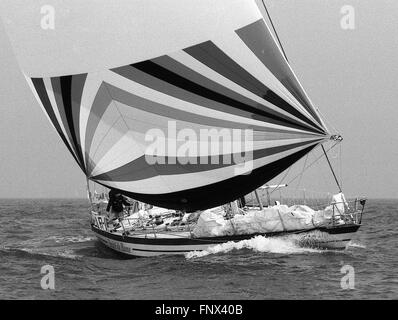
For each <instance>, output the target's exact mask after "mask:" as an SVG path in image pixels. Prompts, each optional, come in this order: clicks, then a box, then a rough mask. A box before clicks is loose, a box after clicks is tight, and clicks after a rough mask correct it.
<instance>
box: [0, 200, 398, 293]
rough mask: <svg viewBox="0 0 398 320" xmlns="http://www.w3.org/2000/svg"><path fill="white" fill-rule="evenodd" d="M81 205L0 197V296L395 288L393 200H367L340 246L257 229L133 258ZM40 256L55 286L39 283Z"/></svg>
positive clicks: (397, 215)
mask: <svg viewBox="0 0 398 320" xmlns="http://www.w3.org/2000/svg"><path fill="white" fill-rule="evenodd" d="M88 208H89V204H88V201H87V200H61V199H58V200H54V199H48V200H7V199H2V200H0V299H397V298H398V272H397V271H398V242H397V239H398V237H397V236H398V234H397V233H398V231H397V230H398V220H397V219H398V212H397V211H398V200H368V203H367V207H366V210H365V214H364V217H363V226H362V227H361V228H360V230H359V231H358V232H357V233H356V234H355V236H354V238H353V240H352V241H351V243H350V245H349V247H348V248H347V249H346V250H344V251H333V250H319V249H311V248H303V247H300V246H299V245H298V244H297V241H295V240H296V239H294V237H292V236H290V237H289V236H288V237H284V238H264V237H255V238H253V239H249V240H244V241H241V242H238V243H232V242H231V243H225V244H220V245H217V246H215V247H212V248H211V249H209V250H206V251H199V252H190V253H187V254H185V255H179V256H163V257H152V258H132V259H125V258H122V257H120V256H119V255H118V254H116V253H114V252H113V251H112V250H110V249H108V248H106V247H104V245H102V244H101V243H100V242H99V241H97V240H96V238H95V236H94V234H93V233H92V232H91V230H90V226H89V210H88ZM46 266H47V267H48V266H50V267H52V268H53V270H54V274H53V278H54V289H51V288H49V289H43V285H42V283H43V281H42V280H43V277H45V276H46V273H45V272H43V267H46ZM44 270H47V269H44ZM347 270H349V271H350V275H348V273H347V272H348V271H347ZM348 276H350V277H351V278H350V280H349V285H348V286H347V285H344V283H345V281H347V277H348Z"/></svg>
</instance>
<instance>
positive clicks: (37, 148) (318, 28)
mask: <svg viewBox="0 0 398 320" xmlns="http://www.w3.org/2000/svg"><path fill="white" fill-rule="evenodd" d="M266 2H267V4H268V9H269V11H270V13H271V15H272V19H273V22H274V24H275V26H276V28H277V31H278V34H279V37H280V38H281V40H282V42H283V45H284V48H285V51H286V53H287V55H288V58H289V61H290V63H291V65H292V67H293V69H294V70H295V72H296V74H297V76H298V77H299V79H300V81H301V83H302V84H303V86H304V88H305V89H306V91H307V93H308V94H309V96H310V97H311V99H312V101H313V102H314V104H315V105H316V106H317V107H318V108H319V109H320V110H321V112H322V114H323V115H324V116H325V118H326V120H327V123H331V124H332V125H333V126H334V127H336V128H337V129H338V130H339V132H340V133H341V134H342V135H343V137H344V142H343V146H342V149H343V152H342V160H343V161H342V169H343V170H342V172H343V189H344V191H345V193H346V194H347V195H348V196H355V195H365V196H367V197H369V198H382V197H383V198H398V170H397V165H398V136H397V134H398V121H397V120H398V34H397V31H398V19H397V17H398V2H397V1H394V0H390V1H387V0H384V1H375V0H360V1H359V0H358V1H351V0H349V1H347V0H345V1H338V0H328V1H323V0H322V1H321V0H300V1H298V0H284V1H276V0H272V1H270V0H268V1H266ZM259 3H261V1H259ZM347 4H348V5H352V6H353V7H354V9H355V29H354V30H343V29H342V28H341V25H340V20H341V18H342V14H341V13H340V9H341V7H342V6H343V5H347ZM0 48H1V49H0V70H1V75H2V76H1V78H0V108H1V117H0V177H1V178H0V197H3V198H7V197H42V198H47V197H85V195H86V191H85V185H86V182H85V177H84V175H83V174H82V173H81V171H80V170H79V168H78V167H77V165H76V163H75V161H74V160H73V158H72V156H71V155H70V154H69V153H68V151H67V149H66V147H65V146H64V145H63V144H62V143H61V140H60V138H59V137H58V136H57V134H56V133H55V132H54V130H53V128H52V126H51V125H50V123H49V122H48V120H47V118H46V117H45V115H44V114H43V113H42V112H41V110H40V107H39V106H38V104H37V102H36V100H35V99H34V96H33V94H32V93H31V91H30V89H29V87H28V85H27V83H26V82H25V79H24V77H23V75H22V74H21V72H20V70H19V67H18V65H17V62H16V60H15V58H14V55H13V53H12V50H11V47H10V44H9V42H8V40H7V38H6V35H5V32H4V29H3V27H2V25H1V24H0ZM318 152H319V151H318ZM317 154H319V153H317ZM337 156H338V155H337V153H332V154H331V158H332V161H333V163H334V165H335V166H336V171H337V172H338V174H339V176H340V166H339V164H338V161H337V160H338V157H337ZM311 159H314V156H310V157H309V158H308V163H309V162H310V161H311ZM301 168H302V164H298V165H297V167H296V169H293V170H292V172H291V173H290V175H292V176H294V174H295V173H296V172H299V171H300V170H301ZM294 170H296V172H294ZM305 177H306V178H305V179H303V180H302V182H301V184H302V186H303V187H304V186H305V187H306V188H307V187H308V189H311V188H313V189H316V190H321V191H331V192H333V191H335V190H334V189H335V186H334V184H333V178H332V176H331V174H330V171H328V168H327V167H326V162H325V161H324V160H323V162H320V163H319V165H318V166H316V167H314V168H312V169H311V170H309V172H308V174H307V175H305ZM287 180H288V179H287Z"/></svg>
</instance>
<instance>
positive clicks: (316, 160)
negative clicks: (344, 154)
mask: <svg viewBox="0 0 398 320" xmlns="http://www.w3.org/2000/svg"><path fill="white" fill-rule="evenodd" d="M337 144H338V142H336V143H335V144H334V145H333V146H331V147H330V148H329V149H328V150H327V151H326V152H329V151H330V150H332V149H333V148H334V147H335V146H337ZM322 157H323V154H322V155H320V156H319V157H318V158H316V159H315V160H314V161H313V162H311V163H310V164H309V165H308V166H307V167H306V168H305V169H304V171H306V170H307V169H309V168H310V167H312V166H313V165H314V164H315V163H316V162H318V161H319V160H320V159H321V158H322ZM300 175H301V173H299V174H298V175H296V176H295V177H294V178H293V179H291V180H290V181H289V182H288V183H287V184H288V185H290V184H291V183H292V182H293V181H294V180H296V179H297V178H298V177H299V176H300Z"/></svg>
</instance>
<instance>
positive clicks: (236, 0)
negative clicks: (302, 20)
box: [6, 0, 329, 211]
mask: <svg viewBox="0 0 398 320" xmlns="http://www.w3.org/2000/svg"><path fill="white" fill-rule="evenodd" d="M50 2H51V1H50ZM54 2H55V1H54ZM210 2H211V1H210ZM210 2H209V1H207V0H206V1H203V0H201V1H193V2H188V1H186V0H184V1H182V0H170V1H164V0H162V1H160V0H159V1H156V0H150V1H148V2H146V3H147V4H148V5H147V6H148V7H149V8H151V7H152V5H156V11H154V12H152V11H148V12H147V13H146V17H141V18H139V16H138V14H139V13H140V10H141V9H142V7H141V6H144V4H143V2H142V1H136V2H135V3H133V4H131V3H129V4H128V3H127V2H126V1H119V7H117V8H120V7H122V8H124V9H125V10H124V11H123V15H124V16H126V15H128V14H131V15H133V16H134V17H136V18H137V19H141V20H139V21H138V22H136V25H135V26H134V29H131V30H130V29H129V31H128V32H130V33H133V34H132V36H131V39H132V40H131V41H132V42H131V43H124V42H123V43H120V42H118V41H117V40H115V39H112V37H110V38H109V39H106V41H105V40H104V41H105V42H107V44H108V45H111V46H112V49H110V51H111V52H110V53H109V55H107V54H105V53H103V52H99V54H100V55H102V56H103V57H102V58H100V59H98V60H99V61H95V63H92V62H91V61H81V60H76V58H75V61H76V63H75V64H73V66H71V67H70V68H68V63H69V64H70V63H73V61H72V62H70V61H69V59H70V56H69V55H67V54H68V52H63V51H62V52H61V51H59V50H58V49H55V52H52V51H50V52H48V53H47V55H48V56H49V57H48V59H49V61H58V62H53V63H51V66H50V67H48V68H47V67H45V65H43V67H42V68H43V71H41V70H40V69H37V67H31V68H30V67H29V63H28V61H26V60H27V59H24V58H23V54H22V53H21V52H23V50H22V49H21V46H18V44H20V43H21V37H22V36H21V35H18V34H16V33H15V32H14V33H13V32H11V34H10V37H11V40H12V42H13V44H14V48H15V50H16V51H17V56H18V57H19V59H20V60H21V59H22V62H21V67H22V69H23V71H24V73H25V75H26V78H27V80H28V82H29V84H30V85H31V88H32V90H33V92H34V94H35V95H36V97H37V99H38V101H39V103H40V105H41V106H42V108H43V109H44V111H45V112H46V114H47V115H48V118H49V120H50V122H51V123H52V124H53V126H54V128H55V129H56V131H57V132H58V134H59V135H60V137H61V139H62V140H63V142H64V143H65V144H66V146H67V148H68V149H69V151H70V152H71V154H72V156H73V157H74V159H75V160H76V162H77V164H78V165H79V167H80V168H81V169H82V171H83V172H84V173H85V174H86V176H87V177H88V178H89V179H91V180H93V181H96V182H98V183H100V184H103V185H105V186H107V187H111V188H116V189H119V190H122V191H124V192H125V193H126V194H128V195H130V196H132V197H133V198H136V199H137V200H141V201H144V202H147V203H151V204H155V205H159V206H163V207H168V208H176V209H184V210H188V211H192V210H196V209H204V208H208V207H212V206H215V205H218V204H223V203H226V202H228V201H231V200H234V199H236V198H238V197H239V196H242V195H244V194H246V193H249V192H250V191H252V190H253V189H255V188H256V187H258V186H260V185H262V184H264V183H265V182H266V181H269V180H270V179H272V178H274V177H275V176H277V175H278V174H280V173H281V172H282V171H284V170H285V169H286V168H288V167H289V166H291V165H292V164H294V163H295V162H297V161H298V160H299V159H300V158H301V157H303V156H304V155H305V154H307V153H308V152H310V151H311V150H312V149H313V148H314V147H315V146H317V145H318V144H319V143H322V142H323V141H324V140H325V139H328V138H329V134H328V132H327V129H326V127H325V125H324V123H323V121H322V119H321V117H320V115H319V113H318V111H317V110H316V108H315V107H314V106H313V104H312V103H311V101H310V99H309V98H308V96H307V95H306V93H305V92H304V90H303V88H302V86H301V85H300V83H299V81H298V79H297V77H296V76H295V74H294V72H293V71H292V69H291V67H290V65H289V64H288V62H287V61H286V59H285V58H284V56H283V54H282V52H281V50H280V48H279V47H278V45H277V43H276V42H275V39H274V37H273V36H272V33H271V32H270V29H269V27H268V26H267V24H266V22H265V21H264V19H263V17H262V16H261V13H260V12H259V10H258V8H257V7H256V4H255V3H254V2H252V1H247V0H225V1H224V0H223V1H221V0H219V1H217V2H216V3H217V4H214V2H211V5H212V8H213V11H212V12H211V13H209V6H210ZM89 3H90V2H89ZM69 4H70V5H75V6H79V4H78V3H77V2H75V1H69ZM54 5H56V4H54ZM92 5H93V6H94V5H98V4H94V3H92ZM108 5H109V4H108ZM89 6H90V5H89ZM192 6H193V7H194V9H195V14H196V16H197V17H198V21H196V22H195V21H192V22H190V23H189V22H187V21H186V20H187V18H186V17H185V18H184V17H183V16H180V14H181V15H182V13H184V12H185V13H188V12H189V11H190V10H192ZM111 7H112V5H111ZM170 7H173V8H175V9H174V10H175V12H172V14H173V15H175V17H176V18H175V20H176V21H175V20H172V21H171V20H170V21H168V20H167V19H166V18H167V17H165V16H167V15H170V14H171V12H170ZM176 8H178V9H176ZM148 10H149V9H148ZM152 15H153V17H152V18H158V20H162V19H166V20H165V21H167V26H169V25H176V26H175V28H172V27H169V29H167V28H168V27H167V26H166V27H164V28H162V27H163V26H162V25H159V26H153V25H151V24H150V22H151V20H152V21H153V19H151V16H152ZM212 15H213V16H212ZM76 16H77V17H76V19H78V17H79V15H78V14H77V13H76ZM192 17H195V15H192ZM109 20H111V21H110V22H109V24H108V25H107V27H108V28H111V29H103V30H102V31H103V32H104V34H106V32H108V33H109V32H110V33H111V34H113V33H114V34H115V35H117V31H118V29H117V27H116V26H115V25H114V24H117V23H118V22H116V21H112V19H109ZM155 21H156V20H155ZM111 22H112V23H114V24H112V23H111ZM212 23H213V24H214V23H216V24H217V25H216V26H211V24H212ZM178 24H181V25H180V26H178ZM209 25H210V26H209ZM6 27H7V26H6ZM69 27H70V26H69ZM91 27H92V26H91ZM126 27H128V26H126ZM130 27H132V26H130ZM140 27H141V28H140ZM104 28H105V27H104ZM112 28H113V31H112ZM148 28H149V29H151V28H152V29H151V30H148ZM184 28H185V29H184ZM163 29H166V30H163ZM119 31H120V30H119ZM63 32H66V31H63V30H61V31H60V33H59V37H65V35H66V33H65V34H64V33H63ZM96 32H97V31H96ZM98 32H99V31H98ZM112 32H113V33H112ZM140 32H141V33H145V34H146V35H147V36H148V34H149V35H151V36H152V37H154V38H157V39H158V42H156V41H152V40H150V39H148V38H144V37H142V35H141V36H140V34H139V33H140ZM9 33H10V32H9ZM33 36H34V35H33ZM46 36H47V35H46ZM83 36H84V34H83ZM91 36H92V35H91ZM47 37H48V36H47ZM87 37H88V36H87ZM167 37H169V39H170V43H169V42H167V41H165V40H167V39H168V38H167ZM13 39H14V41H13ZM15 39H16V40H15ZM87 39H88V40H87ZM87 39H86V42H84V41H83V42H82V43H81V44H80V46H82V48H83V49H81V51H84V50H86V49H87V47H89V48H90V44H92V45H93V46H94V47H95V43H94V42H93V39H92V37H89V38H87ZM38 41H40V42H41V43H42V44H43V45H45V46H48V45H49V43H50V44H51V43H53V42H54V41H55V40H53V38H51V39H48V38H47V39H45V38H44V39H43V35H42V36H41V38H40V39H39V40H38ZM98 41H100V40H98ZM151 41H152V42H151ZM148 42H150V45H148ZM60 45H61V44H60ZM114 46H117V47H120V52H118V53H116V52H113V51H112V50H114V49H113V48H114ZM100 47H101V48H102V50H104V51H105V52H106V49H107V48H106V47H103V44H101V46H100ZM159 47H160V48H159ZM132 48H134V51H131V50H132ZM68 49H69V47H66V48H64V51H65V50H68ZM79 49H80V47H78V48H77V49H76V48H74V50H71V51H69V53H70V55H77V56H76V57H80V58H82V55H83V58H85V59H87V60H90V58H91V57H90V56H84V54H81V55H79V54H78V52H79ZM87 50H88V49H87ZM129 50H130V51H129ZM76 52H77V53H76ZM92 53H93V54H94V53H95V51H93V52H92ZM31 54H32V53H31ZM35 54H37V55H38V56H39V54H40V50H37V51H36V52H33V55H35ZM115 56H117V59H116V58H115ZM129 56H130V57H131V58H130V60H126V59H128V58H129ZM43 58H45V56H44V57H42V58H41V59H43ZM57 59H58V60H57ZM93 60H95V58H93ZM124 61H128V63H122V62H124ZM72 71H73V72H72ZM153 130H157V132H164V133H165V134H164V136H158V137H156V138H157V139H158V140H159V141H160V142H162V143H163V144H164V145H165V147H164V148H157V149H156V150H153V148H151V145H152V144H153V139H152V140H151V139H148V133H149V132H152V131H153ZM203 130H205V131H206V132H207V133H208V136H207V138H210V139H212V138H213V137H214V138H215V139H218V138H219V134H220V132H224V133H225V132H227V133H228V132H229V133H231V134H230V135H228V134H227V135H226V136H224V141H223V143H224V142H225V139H226V140H228V141H227V142H230V144H229V147H225V143H224V144H220V145H219V146H218V147H216V148H212V147H211V146H210V148H201V147H198V146H199V145H200V144H201V143H202V142H203V136H201V133H202V132H203ZM236 132H238V133H239V132H240V133H242V132H250V133H251V134H250V135H249V136H243V135H234V133H236ZM181 133H182V134H181ZM187 133H189V135H188V136H187V135H186V134H187ZM152 138H153V136H152ZM187 138H189V141H190V143H191V145H190V146H192V145H193V146H194V147H192V148H190V149H189V150H188V149H187V144H186V143H187ZM207 138H206V139H207ZM248 140H249V141H248ZM159 141H158V142H159ZM211 141H213V140H211ZM214 141H215V140H214ZM236 145H238V146H239V147H240V149H239V148H238V149H234V148H233V147H231V146H236ZM170 146H172V147H170ZM195 146H196V147H195ZM213 146H214V144H213ZM248 146H249V147H248ZM184 147H185V149H183V150H185V151H186V152H180V151H181V149H182V148H184ZM239 154H240V155H242V154H244V155H248V154H250V157H243V163H237V162H234V161H225V159H231V158H232V159H235V156H236V155H239ZM154 160H155V161H154ZM160 160H161V161H160ZM249 162H250V166H249V170H246V171H244V172H242V171H239V170H237V169H239V168H241V167H242V165H245V164H247V163H249ZM237 172H238V173H237Z"/></svg>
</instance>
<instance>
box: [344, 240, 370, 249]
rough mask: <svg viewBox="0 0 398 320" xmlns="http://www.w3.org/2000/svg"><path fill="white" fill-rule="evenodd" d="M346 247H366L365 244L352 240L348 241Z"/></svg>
mask: <svg viewBox="0 0 398 320" xmlns="http://www.w3.org/2000/svg"><path fill="white" fill-rule="evenodd" d="M348 247H352V248H361V249H366V246H365V245H364V244H361V243H357V242H353V241H350V242H349V243H348Z"/></svg>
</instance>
